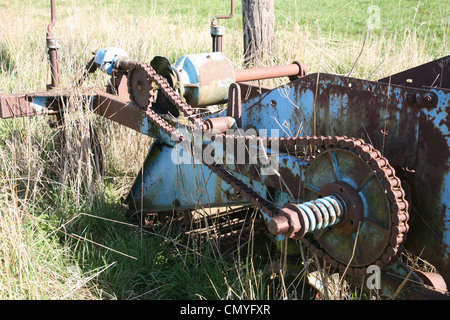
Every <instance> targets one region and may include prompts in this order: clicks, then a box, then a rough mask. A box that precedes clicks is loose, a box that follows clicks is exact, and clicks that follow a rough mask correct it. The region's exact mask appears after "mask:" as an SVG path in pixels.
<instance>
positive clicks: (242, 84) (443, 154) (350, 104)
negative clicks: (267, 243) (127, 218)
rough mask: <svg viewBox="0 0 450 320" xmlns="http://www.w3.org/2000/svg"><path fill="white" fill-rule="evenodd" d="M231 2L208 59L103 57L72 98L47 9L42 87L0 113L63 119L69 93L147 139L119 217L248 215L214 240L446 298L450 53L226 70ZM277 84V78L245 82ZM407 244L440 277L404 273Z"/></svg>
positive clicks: (14, 97) (120, 53)
mask: <svg viewBox="0 0 450 320" xmlns="http://www.w3.org/2000/svg"><path fill="white" fill-rule="evenodd" d="M231 4H232V13H231V14H230V15H229V16H217V17H215V19H214V20H213V23H212V24H211V35H212V39H213V50H212V52H206V53H197V54H188V55H185V56H182V57H181V58H179V59H178V61H176V62H175V63H174V64H172V63H171V62H170V61H169V60H168V59H167V58H165V57H161V56H156V57H154V58H153V59H151V62H150V63H148V62H142V61H136V60H133V59H132V58H131V57H129V56H128V54H127V53H126V52H125V51H124V50H122V49H118V48H114V47H108V48H105V49H101V50H98V51H96V52H95V55H94V57H93V59H92V60H91V61H90V62H89V63H88V64H87V66H86V72H85V74H84V76H83V78H84V77H88V76H89V74H91V73H93V72H95V71H96V70H97V69H100V70H101V71H103V72H106V73H107V74H108V75H110V81H109V82H108V83H107V84H106V85H105V86H102V87H95V88H87V89H86V88H84V89H83V87H82V86H80V87H79V88H78V89H77V90H71V88H69V89H65V88H62V87H61V85H60V69H59V63H58V49H59V47H60V45H61V42H60V39H58V38H56V37H55V36H54V34H53V27H54V25H55V3H54V1H53V0H52V1H51V12H52V22H51V24H49V26H48V31H47V47H48V53H49V59H50V69H51V79H52V83H51V85H48V87H47V90H46V91H44V92H38V93H25V94H5V95H1V96H0V112H1V117H2V118H4V119H7V118H16V117H25V116H36V115H42V114H46V115H61V114H62V111H63V109H64V106H65V105H66V102H67V101H68V100H69V99H70V98H71V97H73V95H77V96H81V97H86V98H87V99H86V101H89V103H88V105H87V107H88V108H90V110H92V111H93V112H95V113H96V114H98V115H100V116H102V117H105V118H107V119H110V120H112V121H115V122H117V123H119V124H122V125H124V126H127V127H129V128H132V129H134V130H136V131H138V132H141V133H142V134H145V135H149V136H151V137H152V138H154V140H155V142H154V143H153V144H152V145H151V148H150V150H149V151H148V155H147V158H146V160H145V162H144V164H143V168H142V170H141V171H140V174H139V175H138V177H137V178H136V181H135V183H134V185H133V187H132V189H131V191H130V193H129V195H128V197H127V204H128V205H129V207H130V210H131V211H139V212H152V213H165V212H184V213H185V215H186V217H188V218H192V215H191V212H192V211H193V210H195V209H197V208H199V207H208V208H216V207H217V208H222V207H233V208H244V207H249V206H250V207H253V208H257V209H258V210H259V211H258V212H259V213H260V217H261V219H260V221H261V222H262V223H261V224H258V225H257V226H256V227H253V228H251V227H248V226H247V227H245V226H242V227H239V228H238V229H237V231H236V230H235V231H236V232H228V233H227V232H225V231H224V232H222V234H221V233H220V232H219V233H217V234H218V237H219V240H222V241H224V242H225V241H226V240H228V239H229V238H233V237H238V236H240V237H245V236H247V237H248V236H249V234H250V232H260V231H263V232H266V233H267V234H269V235H270V236H271V237H272V238H273V239H274V240H275V241H276V242H278V243H285V242H286V241H292V242H295V243H296V244H297V243H299V244H300V245H301V246H303V247H305V248H308V249H309V250H310V251H311V252H313V253H315V254H316V255H317V256H318V257H319V258H321V259H324V261H326V262H327V263H328V264H329V265H331V266H332V267H333V268H334V269H335V271H336V272H337V273H341V274H344V273H345V274H346V276H347V278H348V279H349V280H350V281H354V282H355V283H357V284H361V283H362V280H361V279H363V277H367V276H368V275H370V272H369V271H371V270H374V268H378V270H381V273H380V283H379V288H378V289H379V290H380V294H381V295H385V296H386V297H389V296H392V294H393V293H394V292H396V291H397V289H398V288H399V286H400V285H401V286H402V288H403V290H402V291H401V293H400V295H399V297H403V298H444V297H447V294H446V290H447V285H448V284H449V283H450V258H449V253H450V249H449V245H450V211H449V206H450V172H449V158H450V136H449V129H448V127H449V112H450V56H447V57H444V58H441V59H438V60H436V61H433V62H429V63H426V64H424V65H421V66H418V67H416V68H413V69H410V70H406V71H403V72H400V73H398V74H394V75H391V76H389V77H386V78H383V79H380V80H378V81H368V80H361V79H355V78H351V77H345V76H340V75H334V74H325V73H313V74H307V72H306V71H307V69H306V67H305V65H304V64H303V63H298V62H294V63H292V64H289V65H284V66H275V67H265V68H254V69H244V70H237V69H235V68H234V67H233V65H232V64H231V62H230V60H229V59H228V58H227V57H226V55H225V54H224V53H223V52H222V42H221V39H222V35H223V27H221V26H218V25H217V21H218V19H221V18H229V17H231V16H233V11H234V3H233V1H231ZM276 77H280V78H286V79H287V82H286V83H285V84H283V85H281V86H278V87H275V88H269V87H265V86H260V85H258V84H255V83H254V82H252V81H253V80H262V79H271V78H276ZM82 80H83V79H81V80H80V85H81V84H82V82H83V81H82ZM200 108H201V109H200ZM199 110H202V112H200V111H199ZM205 110H207V111H206V112H205ZM387 131H389V134H388V135H387ZM239 212H241V211H239V210H237V211H236V212H234V213H232V214H235V215H236V213H237V217H236V216H234V217H235V218H236V219H235V220H236V221H241V220H242V219H241V218H242V217H239ZM230 214H231V213H230ZM224 221H225V222H223V223H228V224H229V225H232V224H233V222H232V221H234V220H233V219H230V218H229V217H228V218H224ZM213 227H214V226H213ZM405 248H406V249H407V250H408V251H410V252H412V253H413V254H416V255H420V257H421V258H423V259H426V260H427V261H429V262H430V263H431V264H432V265H433V266H435V268H436V270H437V271H438V273H427V272H421V271H418V270H412V269H410V267H408V266H407V265H406V264H405V263H404V262H402V260H401V259H399V257H400V255H401V253H402V251H403V250H404V249H405ZM404 279H408V280H407V281H404Z"/></svg>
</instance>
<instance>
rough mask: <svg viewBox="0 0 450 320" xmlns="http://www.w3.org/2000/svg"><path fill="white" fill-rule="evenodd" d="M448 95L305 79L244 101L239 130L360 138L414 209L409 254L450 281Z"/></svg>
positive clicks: (356, 81) (319, 76) (327, 77)
mask: <svg viewBox="0 0 450 320" xmlns="http://www.w3.org/2000/svg"><path fill="white" fill-rule="evenodd" d="M449 111H450V90H448V89H443V88H420V89H418V88H413V87H403V86H398V85H389V84H387V83H383V82H373V81H365V80H360V79H354V78H349V77H342V76H337V75H330V74H310V75H308V76H305V77H303V78H300V79H298V80H295V81H293V82H291V83H288V84H286V85H283V86H280V87H278V88H275V89H273V90H272V91H270V92H269V93H266V94H264V95H262V96H255V97H253V98H252V99H249V100H247V101H244V102H242V110H241V112H242V115H241V121H242V128H243V129H244V130H247V129H249V128H254V129H257V130H258V129H260V128H272V129H273V128H278V129H279V132H280V136H281V137H283V136H285V137H288V136H302V135H303V136H304V135H324V136H328V135H330V136H335V135H346V136H349V137H356V138H363V139H364V140H365V141H367V142H369V143H371V144H372V145H373V146H374V147H375V148H376V149H378V150H380V151H381V152H382V153H383V156H385V157H386V158H387V159H388V160H389V161H390V163H391V165H392V166H393V167H394V168H395V170H396V174H397V176H399V177H400V178H401V179H402V180H403V183H404V185H405V188H406V189H410V191H409V192H408V194H407V195H408V197H409V200H410V202H411V203H412V205H411V208H412V209H411V212H410V215H411V220H410V231H409V233H408V241H406V247H407V249H409V250H410V251H412V252H413V253H415V254H421V252H422V249H423V248H424V247H425V250H424V251H423V253H422V255H421V257H423V258H424V259H426V260H428V261H430V262H431V263H432V264H434V265H435V266H436V267H437V268H438V270H439V271H440V272H441V273H442V274H443V276H444V278H445V279H446V281H447V282H449V281H450V259H449V253H450V249H449V245H450V209H449V208H450V203H449V202H450V173H449V160H450V134H449V129H448V128H449Z"/></svg>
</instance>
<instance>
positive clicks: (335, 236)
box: [304, 149, 394, 268]
mask: <svg viewBox="0 0 450 320" xmlns="http://www.w3.org/2000/svg"><path fill="white" fill-rule="evenodd" d="M327 195H338V196H339V197H341V199H342V200H343V201H344V203H345V205H346V214H347V216H346V217H344V219H342V221H341V222H340V223H338V224H337V225H335V226H333V227H332V228H325V229H321V230H318V231H315V232H314V233H313V235H314V240H315V241H316V242H317V244H318V246H319V247H320V248H321V249H322V250H324V251H325V252H326V254H327V255H329V257H331V259H333V260H336V261H338V262H340V263H341V264H342V265H350V266H351V267H357V268H358V267H359V268H361V267H367V266H369V265H371V264H375V263H376V262H377V261H378V260H380V259H382V257H383V256H384V255H385V254H386V253H387V252H390V251H392V250H393V248H391V246H390V239H391V237H392V236H393V235H394V232H393V227H394V225H393V221H392V219H391V203H390V201H389V199H388V197H387V195H386V191H385V188H384V186H383V184H382V182H381V180H380V179H379V177H378V176H377V174H376V173H375V171H374V169H373V168H372V167H371V166H370V165H369V163H367V162H366V161H365V160H364V159H362V158H361V157H359V156H358V155H357V154H355V153H353V152H351V151H349V150H344V149H330V150H326V151H325V152H323V153H321V154H320V155H319V156H317V157H316V159H315V160H314V161H313V162H312V164H311V166H310V169H309V171H308V174H307V178H306V181H305V189H304V200H305V201H310V200H313V199H317V198H320V197H324V196H327Z"/></svg>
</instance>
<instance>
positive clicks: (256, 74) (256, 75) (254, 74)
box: [235, 62, 305, 82]
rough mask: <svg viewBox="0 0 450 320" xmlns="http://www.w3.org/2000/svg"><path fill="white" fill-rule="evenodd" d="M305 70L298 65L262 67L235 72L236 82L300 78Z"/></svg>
mask: <svg viewBox="0 0 450 320" xmlns="http://www.w3.org/2000/svg"><path fill="white" fill-rule="evenodd" d="M304 73H305V68H304V67H303V66H302V65H301V64H300V63H297V62H295V63H292V64H287V65H284V66H276V67H263V68H254V69H243V70H236V71H235V77H236V82H245V81H254V80H264V79H272V78H280V77H296V76H302V75H304Z"/></svg>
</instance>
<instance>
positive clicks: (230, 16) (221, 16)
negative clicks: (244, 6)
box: [211, 0, 234, 25]
mask: <svg viewBox="0 0 450 320" xmlns="http://www.w3.org/2000/svg"><path fill="white" fill-rule="evenodd" d="M233 16H234V0H231V13H230V14H229V15H217V16H215V17H214V18H213V21H214V20H219V19H230V18H232V17H233ZM211 25H212V22H211Z"/></svg>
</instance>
